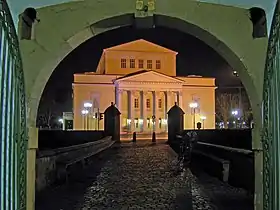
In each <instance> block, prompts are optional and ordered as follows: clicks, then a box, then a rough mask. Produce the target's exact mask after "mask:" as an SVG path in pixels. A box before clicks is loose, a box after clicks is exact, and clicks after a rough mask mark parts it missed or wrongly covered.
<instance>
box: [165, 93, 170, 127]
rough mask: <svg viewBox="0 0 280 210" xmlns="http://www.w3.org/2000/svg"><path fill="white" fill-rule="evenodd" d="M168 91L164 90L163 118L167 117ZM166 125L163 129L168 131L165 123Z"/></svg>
mask: <svg viewBox="0 0 280 210" xmlns="http://www.w3.org/2000/svg"><path fill="white" fill-rule="evenodd" d="M168 95H169V94H168V91H165V92H164V116H165V119H166V120H167V119H168V114H167V112H168V111H169V104H168V103H169V101H170V99H168ZM165 126H166V129H165V131H166V132H167V131H168V126H167V125H165Z"/></svg>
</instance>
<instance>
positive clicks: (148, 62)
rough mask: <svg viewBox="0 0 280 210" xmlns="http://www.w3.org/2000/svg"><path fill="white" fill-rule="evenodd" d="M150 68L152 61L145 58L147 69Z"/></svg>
mask: <svg viewBox="0 0 280 210" xmlns="http://www.w3.org/2000/svg"><path fill="white" fill-rule="evenodd" d="M152 68H153V61H152V60H147V69H152Z"/></svg>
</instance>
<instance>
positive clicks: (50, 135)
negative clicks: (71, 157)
mask: <svg viewBox="0 0 280 210" xmlns="http://www.w3.org/2000/svg"><path fill="white" fill-rule="evenodd" d="M104 137H105V133H104V131H87V130H81V131H79V130H70V131H64V130H40V131H39V140H38V147H39V150H53V149H57V148H62V147H70V146H73V145H81V144H85V143H88V142H93V141H98V140H100V139H102V138H104Z"/></svg>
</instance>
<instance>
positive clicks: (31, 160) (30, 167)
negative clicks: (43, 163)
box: [26, 127, 38, 210]
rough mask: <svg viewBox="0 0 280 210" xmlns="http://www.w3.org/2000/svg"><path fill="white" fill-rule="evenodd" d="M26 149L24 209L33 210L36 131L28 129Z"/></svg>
mask: <svg viewBox="0 0 280 210" xmlns="http://www.w3.org/2000/svg"><path fill="white" fill-rule="evenodd" d="M28 136H29V139H28V147H27V154H26V155H27V156H26V158H27V177H26V182H27V189H26V199H27V202H26V209H30V210H35V191H36V190H35V189H36V183H35V180H36V151H37V149H38V129H37V128H35V127H29V129H28Z"/></svg>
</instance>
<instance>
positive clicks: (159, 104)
mask: <svg viewBox="0 0 280 210" xmlns="http://www.w3.org/2000/svg"><path fill="white" fill-rule="evenodd" d="M158 108H159V109H161V108H162V100H161V98H160V99H158Z"/></svg>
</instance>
